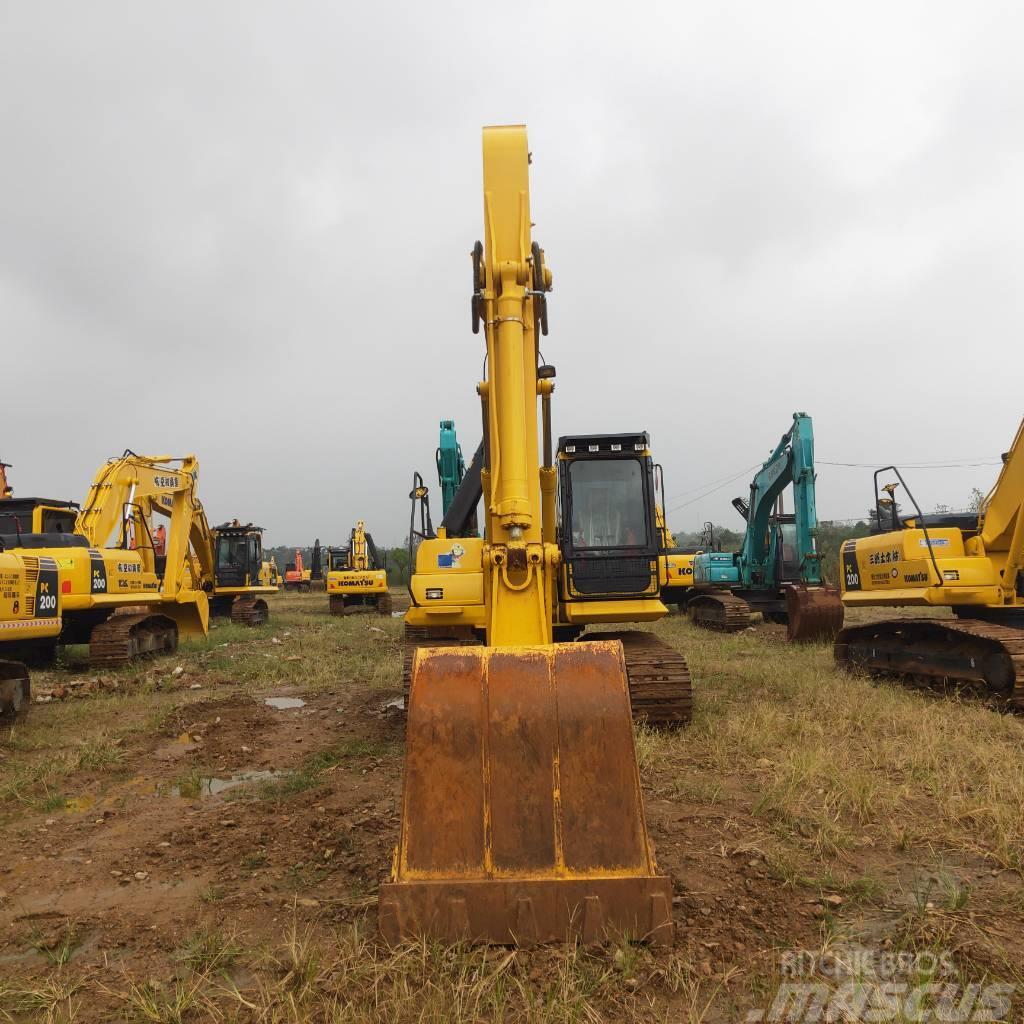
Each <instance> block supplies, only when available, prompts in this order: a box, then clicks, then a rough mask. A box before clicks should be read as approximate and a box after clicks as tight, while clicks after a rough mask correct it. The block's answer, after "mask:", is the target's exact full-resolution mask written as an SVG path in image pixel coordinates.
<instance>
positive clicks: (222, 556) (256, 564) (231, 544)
mask: <svg viewBox="0 0 1024 1024" xmlns="http://www.w3.org/2000/svg"><path fill="white" fill-rule="evenodd" d="M200 517H201V522H199V523H198V524H197V528H196V529H193V536H192V542H193V546H194V548H195V550H196V551H197V552H198V553H200V554H201V556H202V557H201V558H200V568H201V572H202V574H203V575H204V577H205V581H207V589H208V590H209V593H210V614H211V615H218V616H230V617H231V621H232V622H234V623H237V624H238V625H242V626H262V625H263V624H264V623H265V622H266V621H267V619H269V618H270V610H269V608H268V606H267V601H266V598H267V596H268V595H270V594H276V593H277V585H276V584H275V583H273V582H272V581H271V580H270V579H264V575H263V572H264V570H263V567H264V565H265V564H266V563H265V562H264V561H263V527H262V526H253V524H252V523H244V524H243V523H240V522H239V521H238V520H237V519H233V520H232V521H231V522H228V523H221V524H220V526H216V527H214V528H213V529H212V530H211V529H209V527H208V526H207V525H206V517H205V516H203V515H202V510H201V509H200V510H199V513H198V514H197V519H199V518H200ZM271 564H273V563H271ZM274 568H275V569H276V566H275V567H274ZM209 583H212V587H210V586H209Z"/></svg>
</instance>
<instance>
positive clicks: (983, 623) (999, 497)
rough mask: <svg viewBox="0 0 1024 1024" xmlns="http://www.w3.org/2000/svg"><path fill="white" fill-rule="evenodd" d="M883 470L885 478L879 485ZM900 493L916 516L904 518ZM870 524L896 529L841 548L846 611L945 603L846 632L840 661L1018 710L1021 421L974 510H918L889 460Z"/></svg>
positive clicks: (1022, 617) (1022, 681)
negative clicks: (938, 611)
mask: <svg viewBox="0 0 1024 1024" xmlns="http://www.w3.org/2000/svg"><path fill="white" fill-rule="evenodd" d="M884 475H889V476H891V479H890V480H889V482H887V483H885V484H883V485H881V486H880V485H879V481H880V479H881V478H882V477H883V476H884ZM901 487H902V489H903V494H904V495H905V496H906V499H907V500H909V501H910V503H911V504H912V505H913V509H914V512H913V515H909V516H906V517H902V516H901V514H900V509H899V503H898V501H897V499H896V493H897V491H898V490H899V488H901ZM875 517H876V522H877V523H879V524H885V525H886V526H891V527H892V529H888V530H885V532H879V533H876V534H874V535H873V536H869V537H862V538H859V539H857V540H848V541H846V542H845V543H844V544H843V546H842V552H841V554H842V572H841V587H842V600H843V604H844V605H845V606H846V607H847V608H876V607H888V608H921V609H935V608H949V609H951V610H952V612H953V616H954V617H953V618H917V619H915V618H901V619H889V620H886V621H883V622H872V623H870V624H867V625H862V626H850V627H847V628H846V629H844V630H843V631H842V632H841V633H840V634H839V635H838V636H837V637H836V641H835V657H836V660H837V661H838V662H839V663H840V664H841V665H852V666H857V667H860V668H863V669H866V670H867V671H869V672H871V673H872V674H875V675H892V676H896V677H900V678H902V679H904V680H905V681H908V682H917V681H924V682H927V683H931V684H940V685H941V684H953V685H955V686H962V687H964V688H968V689H977V690H981V691H982V692H984V693H986V694H987V695H989V696H990V697H992V698H993V699H995V700H996V701H998V702H1000V703H1003V704H1006V705H1009V706H1011V707H1015V708H1019V709H1024V422H1022V423H1021V425H1020V427H1019V428H1018V429H1017V434H1016V436H1015V437H1014V440H1013V444H1012V445H1011V447H1010V450H1009V451H1008V452H1006V453H1005V454H1004V455H1003V465H1002V469H1001V470H1000V472H999V478H998V480H997V481H996V484H995V487H993V488H992V490H991V492H990V493H989V495H988V497H987V498H986V499H985V500H984V502H982V504H981V508H980V509H979V510H978V511H977V512H968V513H928V514H927V515H925V514H924V513H922V511H921V508H920V506H919V505H918V504H917V501H916V499H915V498H914V496H913V494H912V493H911V491H910V489H909V488H908V487H907V484H906V481H905V480H904V479H903V476H902V475H901V474H900V472H899V470H898V469H897V468H896V467H895V466H888V467H886V468H885V469H880V470H878V472H876V473H875Z"/></svg>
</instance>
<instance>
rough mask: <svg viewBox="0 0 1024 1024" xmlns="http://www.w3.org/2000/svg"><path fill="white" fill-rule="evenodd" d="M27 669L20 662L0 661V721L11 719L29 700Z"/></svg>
mask: <svg viewBox="0 0 1024 1024" xmlns="http://www.w3.org/2000/svg"><path fill="white" fill-rule="evenodd" d="M30 692H31V691H30V686H29V680H28V669H27V668H25V666H24V665H22V663H21V662H20V661H0V720H2V719H4V718H8V717H10V718H13V717H14V716H15V715H16V714H17V713H18V712H19V711H20V710H21V709H22V708H23V707H24V706H25V705H26V704H28V702H29V698H30Z"/></svg>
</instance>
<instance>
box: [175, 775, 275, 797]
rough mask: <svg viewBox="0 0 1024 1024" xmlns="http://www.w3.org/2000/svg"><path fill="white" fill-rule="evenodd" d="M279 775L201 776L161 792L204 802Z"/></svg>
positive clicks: (177, 783)
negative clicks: (248, 784) (247, 784)
mask: <svg viewBox="0 0 1024 1024" xmlns="http://www.w3.org/2000/svg"><path fill="white" fill-rule="evenodd" d="M280 774H281V773H280V772H275V771H262V770H259V771H250V772H237V773H236V774H235V775H227V776H224V777H223V778H217V777H216V776H210V775H203V776H199V777H197V778H196V779H194V780H192V779H190V780H188V781H185V782H176V783H174V784H173V785H171V786H168V787H166V788H165V789H164V790H163V792H164V793H165V794H166V795H168V796H176V797H180V798H181V799H183V800H205V799H206V798H207V797H211V796H217V795H218V794H219V793H226V792H227V791H228V790H231V789H234V788H235V787H236V786H244V785H245V784H246V783H247V782H266V781H269V780H270V779H276V778H277V777H278V775H280Z"/></svg>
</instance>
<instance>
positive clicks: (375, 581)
mask: <svg viewBox="0 0 1024 1024" xmlns="http://www.w3.org/2000/svg"><path fill="white" fill-rule="evenodd" d="M327 594H328V602H329V607H330V612H331V614H332V615H348V614H350V613H351V612H354V611H358V610H360V609H362V608H375V609H376V610H377V613H378V614H379V615H390V614H391V592H390V591H389V590H388V573H387V566H386V565H385V564H384V559H383V558H382V557H381V555H380V553H379V552H378V551H377V545H376V544H374V543H373V537H372V536H371V535H370V534H369V533H367V532H366V524H365V523H364V522H363V520H362V519H360V520H359V521H358V522H357V523H356V525H355V526H354V527H353V529H352V533H351V535H350V537H349V543H348V547H345V548H328V550H327Z"/></svg>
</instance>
